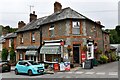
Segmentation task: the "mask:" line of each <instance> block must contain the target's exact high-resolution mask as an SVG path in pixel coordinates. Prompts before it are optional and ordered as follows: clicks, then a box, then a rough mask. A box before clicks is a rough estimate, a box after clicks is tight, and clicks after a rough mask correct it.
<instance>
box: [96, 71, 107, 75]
mask: <svg viewBox="0 0 120 80" xmlns="http://www.w3.org/2000/svg"><path fill="white" fill-rule="evenodd" d="M96 74H98V75H105V72H97V73H96Z"/></svg>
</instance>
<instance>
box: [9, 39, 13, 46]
mask: <svg viewBox="0 0 120 80" xmlns="http://www.w3.org/2000/svg"><path fill="white" fill-rule="evenodd" d="M11 43H13V39H12V38H11V39H9V47H11Z"/></svg>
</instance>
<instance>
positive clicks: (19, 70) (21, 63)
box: [17, 62, 24, 73]
mask: <svg viewBox="0 0 120 80" xmlns="http://www.w3.org/2000/svg"><path fill="white" fill-rule="evenodd" d="M23 65H24V62H19V63H18V65H17V69H18V72H20V73H23Z"/></svg>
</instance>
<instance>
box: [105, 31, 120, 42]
mask: <svg viewBox="0 0 120 80" xmlns="http://www.w3.org/2000/svg"><path fill="white" fill-rule="evenodd" d="M105 31H107V32H109V34H110V44H119V43H120V37H119V36H118V33H117V31H116V30H115V29H106V30H105Z"/></svg>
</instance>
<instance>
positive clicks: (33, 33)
mask: <svg viewBox="0 0 120 80" xmlns="http://www.w3.org/2000/svg"><path fill="white" fill-rule="evenodd" d="M32 42H35V32H32Z"/></svg>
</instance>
